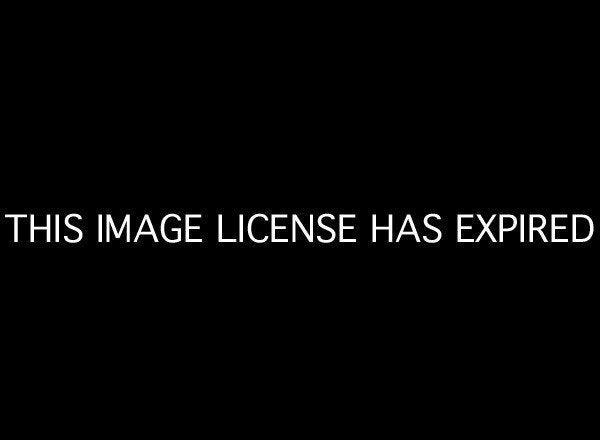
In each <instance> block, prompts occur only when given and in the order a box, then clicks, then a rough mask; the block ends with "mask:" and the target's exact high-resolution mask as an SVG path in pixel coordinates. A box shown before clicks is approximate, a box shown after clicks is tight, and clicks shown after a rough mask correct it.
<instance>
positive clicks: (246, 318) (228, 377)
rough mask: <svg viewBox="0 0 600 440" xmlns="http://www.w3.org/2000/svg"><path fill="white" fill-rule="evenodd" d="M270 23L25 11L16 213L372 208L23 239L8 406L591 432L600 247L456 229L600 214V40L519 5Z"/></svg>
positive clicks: (12, 306)
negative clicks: (325, 223) (87, 238)
mask: <svg viewBox="0 0 600 440" xmlns="http://www.w3.org/2000/svg"><path fill="white" fill-rule="evenodd" d="M52 12H57V11H52ZM153 12H157V11H153ZM163 12H164V11H163ZM247 12H248V14H247V13H246V12H240V11H239V10H237V9H236V11H233V10H232V11H228V12H227V13H225V14H224V15H223V14H221V15H216V14H215V13H214V12H212V11H211V12H207V11H204V12H195V13H193V14H190V15H188V14H186V13H184V12H183V11H180V12H177V13H175V15H173V16H171V15H170V14H169V15H167V14H166V13H165V15H164V16H163V14H162V12H161V14H159V15H160V18H156V16H155V15H152V17H150V16H147V15H146V13H145V12H144V13H141V12H140V11H137V12H136V13H133V14H127V15H126V14H125V13H124V12H122V13H119V14H114V16H112V15H111V16H110V17H107V18H102V19H100V18H99V17H100V15H97V14H100V12H97V13H96V12H95V13H94V14H92V15H85V19H83V18H82V16H78V18H77V19H75V18H74V19H66V22H65V23H63V22H62V21H57V20H50V19H48V16H46V17H45V16H44V14H43V13H41V14H40V16H36V17H35V19H34V18H33V15H36V14H34V13H33V12H32V11H30V12H28V14H26V15H25V16H23V17H24V19H25V20H24V21H19V23H18V24H16V25H15V26H14V29H10V30H8V31H7V39H6V44H5V52H4V55H3V66H4V67H3V70H4V72H3V73H4V74H5V79H4V80H3V85H4V87H3V96H4V99H3V110H4V111H3V124H2V125H3V133H4V136H3V137H4V142H3V156H4V158H3V160H2V173H1V176H2V177H1V179H2V201H1V202H2V205H1V206H2V213H3V214H4V213H5V212H31V213H42V212H43V213H67V212H79V213H83V214H86V215H87V216H89V215H92V214H94V213H96V212H105V211H107V210H110V211H113V212H124V211H131V212H151V213H153V214H155V215H158V214H160V213H163V212H169V211H175V212H179V213H186V212H190V213H202V214H204V215H205V216H206V217H208V218H210V217H211V216H214V215H215V214H216V213H217V212H222V211H229V212H237V211H239V210H243V211H246V212H252V211H256V212H288V213H292V212H294V213H319V212H325V211H328V212H334V213H335V212H356V213H359V215H361V243H360V244H359V245H348V246H342V245H338V246H331V247H326V248H323V247H321V248H317V247H291V246H285V245H283V246H275V245H273V246H268V247H262V248H252V247H244V248H234V249H232V248H227V249H225V248H218V247H216V246H214V245H210V244H207V245H206V246H199V247H175V248H164V247H158V248H154V247H152V246H138V247H129V248H128V247H126V246H124V247H117V248H115V247H111V248H102V247H98V246H95V245H94V244H93V243H88V244H83V245H81V246H76V247H63V246H54V247H53V246H39V247H35V248H31V247H27V246H23V247H20V246H10V245H9V243H8V242H7V240H4V242H3V245H2V254H3V257H5V258H3V263H2V264H3V270H2V273H3V278H4V282H3V284H4V285H5V286H6V287H5V288H3V289H2V291H3V295H2V301H3V303H4V304H3V307H2V311H3V314H4V315H5V319H3V324H4V327H5V331H4V338H3V339H4V341H5V347H6V348H5V355H6V356H5V358H6V362H5V365H7V366H8V367H9V370H10V373H9V374H8V375H7V376H6V382H7V384H8V385H9V386H10V388H11V389H13V388H14V389H15V393H14V394H11V396H14V397H11V404H10V408H11V412H12V413H13V414H15V415H20V416H23V414H31V410H32V409H34V408H35V409H38V410H40V411H39V412H40V413H41V414H45V415H46V417H47V418H45V419H44V420H47V421H46V422H44V423H49V424H52V425H57V426H63V423H67V424H71V423H73V420H74V419H77V420H78V421H83V422H88V423H86V425H87V426H88V427H89V426H99V427H107V426H109V425H112V422H113V421H123V420H128V421H131V420H133V421H134V425H136V426H138V427H148V426H150V427H152V428H153V429H158V426H157V425H160V426H163V427H165V428H166V429H167V430H168V431H171V430H174V429H176V428H180V427H181V426H183V425H184V424H183V422H184V421H191V422H192V423H193V424H201V426H198V427H200V428H202V427H203V426H204V425H203V423H205V420H207V419H208V420H210V421H212V422H213V423H214V422H216V423H217V424H218V425H219V426H221V427H222V429H225V430H230V429H239V428H242V429H251V428H255V427H256V428H261V429H266V428H269V429H273V428H274V427H275V426H276V425H278V424H279V423H281V422H283V423H282V424H283V426H284V427H285V428H286V429H287V430H286V431H282V432H288V431H290V430H291V431H295V430H298V429H306V430H308V432H314V431H313V430H312V429H313V428H312V427H313V426H315V422H317V423H318V422H323V421H328V422H330V423H329V426H330V428H329V429H331V430H332V431H331V432H337V430H340V429H344V428H350V429H357V430H358V429H359V428H363V429H365V430H366V431H365V432H372V431H373V430H375V429H383V428H384V427H386V426H387V425H388V424H389V423H391V424H392V426H395V427H396V428H399V427H400V428H401V427H403V426H407V427H408V425H404V424H403V423H405V422H401V421H402V420H407V419H408V420H410V421H412V422H413V423H416V424H418V425H420V426H421V427H422V428H423V429H426V430H431V429H440V428H441V429H455V428H460V429H465V428H467V427H469V428H471V429H473V428H474V427H475V425H477V424H478V423H481V422H483V425H484V426H485V427H486V428H487V429H488V430H490V429H491V430H497V429H507V430H509V432H512V431H510V430H511V429H512V428H511V427H512V426H514V423H515V422H522V421H525V420H528V421H532V420H533V421H534V423H532V424H531V426H532V428H533V429H540V427H548V426H551V427H553V428H556V429H557V428H558V426H557V425H559V424H560V425H561V426H563V427H566V428H568V429H573V424H572V423H573V419H572V418H571V416H572V415H573V414H576V415H577V417H578V418H579V420H580V421H581V420H583V419H584V418H585V417H586V414H588V411H589V409H586V408H587V405H586V403H585V402H586V396H589V395H590V394H591V393H592V390H593V389H595V388H594V385H593V381H592V375H591V372H592V371H593V369H594V366H595V365H596V364H595V363H594V362H592V359H593V356H592V355H593V348H594V347H593V341H594V339H595V338H596V336H597V327H598V326H597V322H596V320H595V314H596V310H597V304H596V301H595V299H594V297H593V295H594V293H595V290H597V289H596V287H595V284H594V283H593V281H595V279H594V269H595V266H596V262H597V253H596V247H597V238H595V239H594V242H593V243H590V244H587V245H560V244H559V245H552V246H544V245H541V246H522V245H521V246H518V245H515V244H508V245H506V246H486V245H482V246H460V245H458V244H456V243H455V242H454V241H455V240H454V238H455V236H454V225H453V218H454V216H455V215H456V214H457V213H460V212H477V213H487V214H490V213H512V214H518V213H530V212H531V213H545V214H549V213H585V214H588V215H592V216H593V217H594V218H595V220H596V221H597V212H598V211H597V208H596V207H595V205H596V203H595V200H596V199H595V195H594V193H593V188H594V187H595V186H596V184H595V180H596V179H595V178H594V177H595V174H594V161H593V159H592V154H593V152H592V147H593V146H594V145H596V144H597V135H596V133H595V130H594V128H595V121H596V118H597V108H596V107H595V102H596V101H597V85H596V84H595V82H594V81H593V78H595V77H597V69H596V68H595V66H594V65H593V54H594V52H593V49H594V47H593V46H592V44H591V43H592V40H591V39H589V38H590V36H589V35H588V33H591V32H592V29H591V28H589V27H588V26H587V25H586V24H585V23H584V22H583V21H582V19H581V18H580V17H575V18H569V17H567V16H566V15H565V16H563V17H561V19H560V20H559V21H556V19H553V20H550V19H549V18H543V17H542V16H541V15H540V14H539V13H536V14H532V15H527V17H526V18H524V17H525V13H524V11H521V13H520V14H516V15H514V16H513V15H510V14H509V16H506V15H504V14H500V11H496V12H494V13H487V12H483V11H481V13H480V15H477V13H476V12H475V11H469V14H466V11H445V12H441V11H427V12H425V13H420V14H416V13H414V12H412V11H404V12H397V11H395V12H393V13H392V12H385V11H380V12H376V13H374V14H371V13H369V14H367V13H366V11H353V12H354V14H351V15H347V14H346V13H344V14H338V13H332V14H328V15H327V17H326V18H325V14H324V11H321V13H319V14H308V16H307V15H306V14H303V13H301V11H295V12H293V13H284V12H283V11H281V12H280V13H276V12H275V11H272V10H270V11H269V13H268V14H267V13H266V12H265V11H262V12H261V11H255V10H253V11H247ZM305 12H306V11H305ZM338 12H339V11H338ZM446 12H448V13H449V12H453V13H454V15H446ZM538 12H539V11H538ZM69 13H70V14H73V13H74V12H73V11H70V12H69ZM250 13H253V14H251V15H249V14H250ZM75 14H76V13H75ZM278 14H280V15H278ZM470 14H474V15H470ZM184 16H185V18H184ZM69 17H70V15H69ZM102 17H104V15H102ZM257 17H259V18H260V19H259V18H257ZM517 17H518V18H517ZM63 18H65V16H64V15H63ZM375 212H376V213H380V214H387V213H395V214H405V213H413V214H423V213H428V212H438V213H440V214H441V215H443V217H444V219H445V220H446V221H447V225H448V227H447V228H445V229H444V233H445V238H444V241H443V243H441V244H440V245H438V246H420V247H417V246H413V245H411V244H410V243H407V244H406V245H401V246H394V247H377V248H376V247H374V246H371V245H369V244H368V238H369V234H368V229H367V228H366V225H368V223H364V221H365V220H368V218H369V215H370V214H371V213H375ZM363 229H366V232H365V231H363ZM3 233H5V231H3ZM4 237H6V235H4ZM54 411H56V412H58V413H61V414H63V416H62V417H54V416H52V414H53V412H54ZM36 413H38V412H36ZM40 417H41V416H40ZM173 417H174V418H173ZM40 420H41V419H40ZM92 423H93V424H92ZM578 425H579V423H578ZM48 426H50V425H48ZM133 429H139V428H135V427H134V428H133Z"/></svg>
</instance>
